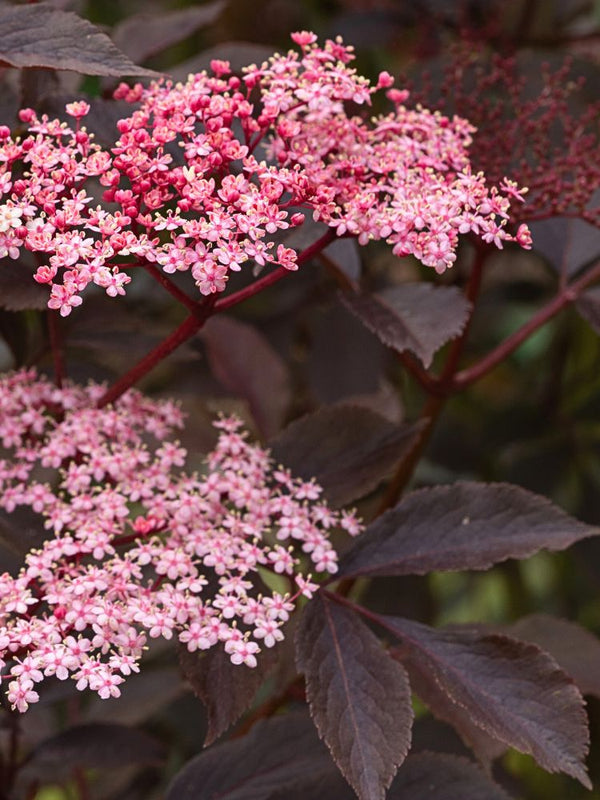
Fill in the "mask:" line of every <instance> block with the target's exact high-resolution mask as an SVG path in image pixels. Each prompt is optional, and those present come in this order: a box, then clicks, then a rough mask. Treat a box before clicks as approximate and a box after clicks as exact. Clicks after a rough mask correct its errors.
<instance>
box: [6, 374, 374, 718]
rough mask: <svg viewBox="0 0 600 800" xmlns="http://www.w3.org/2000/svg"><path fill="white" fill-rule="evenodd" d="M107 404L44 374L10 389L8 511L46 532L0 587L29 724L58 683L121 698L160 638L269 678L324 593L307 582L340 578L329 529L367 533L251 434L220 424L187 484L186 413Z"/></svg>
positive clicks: (19, 379) (16, 693)
mask: <svg viewBox="0 0 600 800" xmlns="http://www.w3.org/2000/svg"><path fill="white" fill-rule="evenodd" d="M102 391H103V387H102V386H98V385H95V384H90V385H89V386H87V387H78V386H73V385H68V386H66V387H64V388H60V389H59V388H56V387H55V386H53V385H52V384H51V383H50V382H49V381H47V380H46V379H45V378H42V377H38V376H37V375H36V374H35V372H33V371H20V372H16V373H11V374H8V375H5V376H3V377H2V379H1V380H0V409H1V410H0V441H1V442H2V447H3V450H4V456H5V457H4V458H3V459H0V508H2V509H4V510H5V511H7V512H12V511H14V510H15V509H16V508H18V507H19V506H26V507H29V508H30V509H33V510H34V511H35V512H37V513H38V514H39V515H40V518H41V519H43V520H44V524H45V527H46V528H47V529H48V532H49V533H48V539H47V540H46V541H45V543H44V544H43V546H42V547H41V548H40V549H35V550H32V551H30V552H29V553H28V554H27V556H26V557H25V561H24V566H23V568H22V569H21V571H20V573H19V574H18V575H17V576H11V575H9V574H8V573H4V574H3V575H1V576H0V664H1V666H2V672H3V675H4V678H5V680H8V692H7V694H8V699H9V701H10V703H11V704H12V705H13V707H15V708H17V709H19V710H20V711H25V710H26V709H27V707H28V705H29V704H30V703H33V702H35V701H37V700H38V693H37V691H36V685H37V684H38V683H39V682H40V681H42V680H43V678H44V677H47V676H56V677H57V678H58V679H59V680H66V679H67V678H72V679H73V680H74V681H75V682H76V685H77V688H78V689H80V690H83V689H86V688H89V689H91V690H93V691H95V692H97V693H98V694H99V695H100V697H102V698H108V697H117V696H118V695H119V685H120V684H121V683H122V682H123V681H124V680H125V678H126V676H127V675H129V674H131V673H132V672H137V671H138V670H139V661H140V658H141V656H142V653H143V651H144V650H145V649H146V646H147V642H148V639H153V638H157V637H163V638H165V639H171V638H172V637H173V636H176V637H177V638H178V639H179V641H181V642H183V643H185V645H186V646H187V648H188V649H189V650H190V651H195V650H205V649H208V648H210V647H213V646H214V645H217V644H220V645H221V646H222V647H224V649H225V651H226V653H228V654H229V656H230V658H231V661H232V662H233V663H234V664H246V665H248V666H249V667H254V666H256V663H257V660H256V654H257V653H258V652H259V650H260V647H261V646H262V647H267V648H269V647H273V646H274V645H275V644H276V643H277V642H278V641H280V640H281V639H283V636H284V634H283V631H282V627H283V625H284V623H285V622H286V620H287V619H288V617H289V615H290V613H291V611H292V610H293V608H294V605H295V601H296V600H297V598H298V597H299V596H300V595H305V596H307V597H310V596H311V593H312V592H313V591H314V590H315V589H316V585H315V584H314V583H312V582H311V575H310V574H308V575H306V576H305V574H304V572H303V570H304V568H305V567H308V568H309V569H310V566H309V565H310V564H312V568H313V569H314V570H316V571H317V572H321V573H328V574H334V573H335V571H336V569H337V555H336V552H335V550H334V549H333V547H332V545H331V542H330V534H331V531H332V529H333V528H335V527H341V528H343V529H345V530H346V531H347V532H349V533H351V534H355V533H358V532H359V531H360V524H359V522H358V521H357V519H356V517H355V516H354V514H353V513H352V512H341V513H340V512H335V511H332V510H331V509H330V508H329V507H328V506H327V504H326V503H325V502H323V501H322V500H321V499H320V495H321V491H322V490H321V488H320V487H319V486H318V485H317V484H316V483H315V482H314V481H308V482H307V481H301V480H297V479H294V478H292V476H291V475H290V474H289V472H288V471H287V470H285V469H283V468H279V469H276V468H274V466H273V465H272V463H271V461H270V459H269V455H268V452H266V451H265V450H263V449H261V448H260V447H258V446H255V445H251V444H249V443H248V442H247V441H246V437H245V434H244V433H243V432H241V431H240V422H239V421H238V420H236V419H232V418H228V419H222V420H220V421H219V422H217V423H216V427H217V428H218V429H219V438H218V442H217V445H216V447H215V448H214V450H213V451H212V452H211V453H210V455H209V456H208V458H207V462H206V471H205V472H204V473H202V474H195V473H187V472H185V471H184V469H183V467H184V465H185V460H186V451H185V450H184V449H183V448H182V447H181V446H180V444H179V443H178V442H177V441H176V440H175V439H174V438H173V433H174V430H175V429H177V428H179V427H181V425H182V415H181V412H180V411H179V409H178V408H177V406H176V405H174V404H173V403H171V402H168V401H155V400H150V399H147V398H145V397H144V396H142V395H141V394H140V393H139V392H136V391H133V390H131V391H129V392H127V393H126V394H125V395H124V396H123V397H122V398H120V399H119V401H118V403H116V404H115V405H114V406H113V407H107V408H103V409H98V408H96V407H95V405H94V404H95V401H96V400H97V399H98V398H99V396H100V395H101V394H102ZM269 575H274V576H277V581H278V582H279V583H281V581H284V582H286V583H287V584H288V586H289V591H288V592H286V593H283V594H281V593H280V592H278V591H275V590H272V589H270V588H269V581H270V579H269ZM271 585H273V582H272V581H271Z"/></svg>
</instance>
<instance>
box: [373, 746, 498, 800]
mask: <svg viewBox="0 0 600 800" xmlns="http://www.w3.org/2000/svg"><path fill="white" fill-rule="evenodd" d="M387 800H509V797H508V795H507V794H506V793H505V792H504V790H503V789H501V788H500V787H499V786H498V784H496V783H494V782H493V781H492V780H490V779H489V778H488V777H487V776H486V775H484V774H483V772H481V770H480V769H478V768H477V767H476V766H475V764H473V763H471V762H470V761H467V759H466V758H458V757H457V756H451V755H446V754H442V753H419V754H418V755H414V756H409V757H408V758H407V759H406V761H405V762H404V764H402V766H401V767H400V769H399V770H398V774H397V775H396V778H395V780H394V782H393V784H392V788H391V789H390V791H389V793H388V796H387Z"/></svg>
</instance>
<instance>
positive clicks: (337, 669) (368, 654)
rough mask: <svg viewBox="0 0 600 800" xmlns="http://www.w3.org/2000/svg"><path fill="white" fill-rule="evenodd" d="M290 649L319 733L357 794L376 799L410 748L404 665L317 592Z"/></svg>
mask: <svg viewBox="0 0 600 800" xmlns="http://www.w3.org/2000/svg"><path fill="white" fill-rule="evenodd" d="M296 652H297V662H298V669H299V670H300V671H301V672H303V673H304V676H305V678H306V694H307V698H308V701H309V704H310V710H311V714H312V717H313V719H314V721H315V724H316V726H317V729H318V731H319V735H320V736H321V738H322V739H324V741H325V743H326V744H327V746H328V747H329V749H330V751H331V753H332V755H333V758H334V760H335V762H336V763H337V765H338V766H339V768H340V770H341V771H342V773H343V774H344V776H345V778H346V779H347V781H348V783H350V785H351V786H352V787H353V789H354V790H355V792H356V793H357V795H358V796H359V798H360V800H383V798H384V797H385V790H386V788H387V787H388V786H389V785H390V782H391V780H392V778H393V777H394V775H395V773H396V770H397V768H398V765H399V764H401V763H402V761H404V759H405V758H406V754H407V753H408V749H409V747H410V735H411V727H412V720H413V713H412V706H411V700H410V688H409V685H408V679H407V676H406V672H405V671H404V669H403V668H402V667H401V666H400V664H398V663H397V662H395V661H394V660H393V659H392V658H391V657H390V656H389V655H388V654H387V653H386V652H385V650H384V649H383V648H382V646H381V643H380V642H379V640H378V639H377V637H376V636H375V635H374V634H373V633H371V631H370V630H369V629H368V628H367V627H366V625H365V624H364V623H363V622H362V621H361V620H360V619H359V618H358V617H357V616H356V614H354V613H353V612H352V611H349V610H347V609H346V608H344V607H342V606H341V605H339V604H338V603H335V602H332V601H331V600H329V599H328V598H327V596H326V595H321V594H318V595H317V596H316V597H315V598H314V599H313V600H312V601H311V602H310V603H309V604H308V606H307V607H306V608H305V610H304V614H303V615H302V618H301V620H300V625H299V627H298V631H297V635H296Z"/></svg>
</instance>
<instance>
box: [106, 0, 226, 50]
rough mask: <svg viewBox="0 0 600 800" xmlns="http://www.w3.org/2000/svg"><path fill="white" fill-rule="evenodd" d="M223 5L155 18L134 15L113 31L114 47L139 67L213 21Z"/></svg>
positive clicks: (165, 13)
mask: <svg viewBox="0 0 600 800" xmlns="http://www.w3.org/2000/svg"><path fill="white" fill-rule="evenodd" d="M225 5H226V3H225V1H224V0H214V2H212V3H205V4H204V5H202V6H190V7H189V8H180V9H176V10H174V11H164V10H163V11H160V12H158V13H156V14H134V15H132V16H129V17H127V18H126V19H124V20H123V21H122V22H120V23H119V24H118V25H116V26H115V27H114V28H113V31H112V38H113V41H114V43H115V44H116V45H117V47H118V48H119V49H120V50H122V51H123V52H124V53H126V54H127V55H128V56H129V58H131V60H132V61H135V62H136V63H140V64H141V63H142V62H143V61H146V59H148V58H150V57H151V56H153V55H156V53H160V52H161V51H162V50H165V49H166V48H167V47H171V45H174V44H177V43H178V42H181V41H183V39H186V38H187V37H188V36H191V35H192V33H195V32H196V31H197V30H199V29H200V28H204V27H206V26H207V25H212V23H213V22H215V21H216V20H217V18H218V17H219V15H220V14H221V11H222V10H223V9H224V7H225Z"/></svg>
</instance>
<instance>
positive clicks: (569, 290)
mask: <svg viewBox="0 0 600 800" xmlns="http://www.w3.org/2000/svg"><path fill="white" fill-rule="evenodd" d="M598 279H600V263H598V264H596V266H594V267H593V268H592V269H590V270H589V271H588V272H586V274H585V275H584V276H583V277H581V278H579V280H577V281H574V282H573V283H571V284H570V285H568V286H566V287H565V288H564V289H561V291H560V292H559V293H558V294H557V295H556V296H555V297H554V298H553V299H552V300H551V301H550V302H549V303H547V304H546V305H545V306H544V307H543V308H541V309H540V310H539V311H538V312H537V313H536V314H534V316H533V317H532V318H531V319H530V320H529V321H528V322H526V323H525V324H524V325H523V326H521V327H520V328H519V329H518V330H517V331H515V332H514V333H513V334H512V335H511V336H509V337H508V338H507V339H505V340H504V341H503V342H502V343H501V344H499V345H498V347H496V348H495V350H492V351H491V352H490V353H488V354H487V355H486V356H485V357H484V358H482V359H481V361H478V362H477V364H474V365H473V366H472V367H469V368H468V369H464V370H462V371H461V372H458V373H457V374H456V375H455V376H454V379H453V381H452V390H453V391H460V390H461V389H464V388H466V387H467V386H470V385H471V384H472V383H475V381H477V380H479V378H482V377H483V376H484V375H486V374H487V373H488V372H490V371H491V370H492V369H494V367H496V366H497V365H498V364H500V363H501V362H502V361H504V359H505V358H507V357H508V356H509V355H510V354H511V353H514V351H515V350H516V349H517V348H518V347H520V345H522V344H523V342H525V341H526V340H527V339H528V338H529V337H530V336H531V335H532V334H533V333H535V332H536V331H537V330H539V328H541V327H542V326H543V325H545V324H546V323H547V322H548V321H549V320H551V319H552V317H555V316H556V315H557V314H558V313H559V311H562V309H563V308H565V306H568V305H569V304H570V303H573V302H575V300H577V298H578V297H579V296H580V295H581V293H582V292H583V291H584V290H585V289H587V288H588V286H590V285H591V284H593V283H595V282H596V281H597V280H598Z"/></svg>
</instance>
